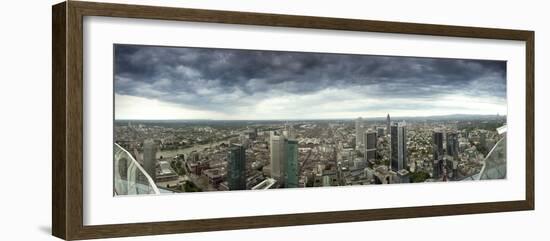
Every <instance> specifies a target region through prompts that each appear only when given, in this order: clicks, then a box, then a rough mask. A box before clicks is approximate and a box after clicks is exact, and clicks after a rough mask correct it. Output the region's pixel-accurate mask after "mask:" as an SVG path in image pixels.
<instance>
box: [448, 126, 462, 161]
mask: <svg viewBox="0 0 550 241" xmlns="http://www.w3.org/2000/svg"><path fill="white" fill-rule="evenodd" d="M446 139H447V155H449V156H452V157H454V158H455V159H456V158H457V157H458V145H459V143H458V134H457V133H455V132H447V136H446Z"/></svg>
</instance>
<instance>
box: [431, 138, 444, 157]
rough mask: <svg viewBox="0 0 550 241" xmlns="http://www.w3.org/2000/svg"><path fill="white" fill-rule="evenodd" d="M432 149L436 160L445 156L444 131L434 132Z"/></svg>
mask: <svg viewBox="0 0 550 241" xmlns="http://www.w3.org/2000/svg"><path fill="white" fill-rule="evenodd" d="M432 149H433V157H434V160H439V159H442V158H443V132H441V131H434V132H433V133H432Z"/></svg>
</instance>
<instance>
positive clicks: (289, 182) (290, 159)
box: [285, 139, 298, 188]
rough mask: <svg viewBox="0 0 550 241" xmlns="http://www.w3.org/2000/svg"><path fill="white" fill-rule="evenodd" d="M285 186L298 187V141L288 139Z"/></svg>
mask: <svg viewBox="0 0 550 241" xmlns="http://www.w3.org/2000/svg"><path fill="white" fill-rule="evenodd" d="M285 187H291V188H292V187H298V141H297V140H293V139H289V140H287V141H286V162H285Z"/></svg>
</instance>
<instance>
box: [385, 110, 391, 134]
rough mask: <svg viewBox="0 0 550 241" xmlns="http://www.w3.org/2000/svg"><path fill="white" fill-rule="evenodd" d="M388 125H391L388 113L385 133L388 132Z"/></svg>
mask: <svg viewBox="0 0 550 241" xmlns="http://www.w3.org/2000/svg"><path fill="white" fill-rule="evenodd" d="M390 125H391V121H390V114H388V117H386V134H389V133H390Z"/></svg>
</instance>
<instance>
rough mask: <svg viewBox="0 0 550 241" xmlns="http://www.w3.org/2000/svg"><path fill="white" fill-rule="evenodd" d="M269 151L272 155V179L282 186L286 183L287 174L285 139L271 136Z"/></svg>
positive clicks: (279, 136)
mask: <svg viewBox="0 0 550 241" xmlns="http://www.w3.org/2000/svg"><path fill="white" fill-rule="evenodd" d="M269 150H270V154H271V164H270V167H271V177H272V178H274V179H275V180H277V182H279V183H280V184H282V183H283V182H284V173H285V169H284V168H285V164H284V163H285V157H286V155H285V153H286V147H285V137H284V136H282V135H276V134H271V137H270V147H269Z"/></svg>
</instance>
